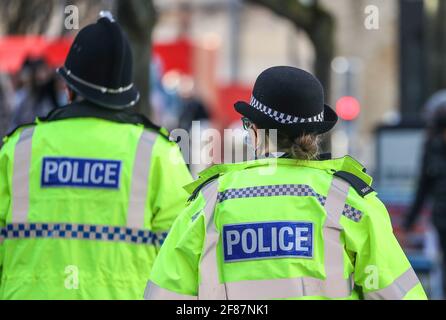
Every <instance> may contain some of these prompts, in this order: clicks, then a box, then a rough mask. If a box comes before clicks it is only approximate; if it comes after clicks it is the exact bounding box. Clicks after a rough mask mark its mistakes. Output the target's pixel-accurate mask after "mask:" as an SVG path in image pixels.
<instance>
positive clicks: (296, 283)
mask: <svg viewBox="0 0 446 320" xmlns="http://www.w3.org/2000/svg"><path fill="white" fill-rule="evenodd" d="M235 108H236V110H237V111H238V112H239V113H240V114H242V115H243V124H244V127H245V129H246V130H248V132H249V137H250V141H251V145H252V149H254V151H255V156H256V158H257V159H256V160H254V161H248V162H242V163H236V164H224V165H216V166H213V167H211V168H210V169H208V170H206V171H204V172H202V173H201V174H200V179H199V180H197V181H196V182H195V183H193V184H191V185H189V186H188V187H187V189H188V190H189V191H190V192H191V193H192V195H191V197H190V198H189V201H190V203H189V206H188V207H187V208H186V209H185V211H184V212H183V213H182V214H181V216H180V217H179V218H178V219H177V221H176V222H175V225H174V226H173V228H172V230H171V232H170V233H169V236H168V237H167V239H166V241H165V243H164V245H163V247H162V248H161V251H160V253H159V255H158V257H157V259H156V261H155V264H154V266H153V271H152V274H151V279H150V281H149V283H148V286H147V289H146V293H145V296H146V298H147V299H231V300H234V299H235V300H251V299H299V298H304V299H305V298H312V299H338V298H343V299H398V300H399V299H426V294H425V293H424V290H423V287H422V286H421V284H420V282H419V280H418V278H417V276H416V274H415V272H414V270H413V269H412V267H411V266H410V263H409V261H408V260H407V258H406V256H405V254H404V252H403V251H402V249H401V247H400V245H399V244H398V242H397V240H396V239H395V237H394V235H393V232H392V226H391V222H390V219H389V214H388V212H387V210H386V208H385V207H384V205H383V204H382V203H381V201H380V200H379V199H378V198H377V196H376V192H374V191H373V189H372V188H371V186H370V184H371V180H372V179H371V177H370V176H368V175H367V174H366V173H365V168H364V167H363V166H362V165H361V164H359V163H358V162H357V161H356V160H354V159H352V158H351V157H349V156H346V157H344V158H340V159H333V160H331V159H330V158H329V157H327V156H324V155H321V154H320V152H319V150H320V149H319V138H320V135H321V134H323V133H325V132H328V131H329V130H331V129H332V128H333V127H334V125H335V124H336V122H337V115H336V113H335V112H334V111H333V110H332V109H331V108H330V107H329V106H327V105H325V104H324V94H323V88H322V86H321V84H320V83H319V81H318V80H317V79H316V78H315V77H313V76H312V75H311V74H309V73H307V72H305V71H303V70H300V69H297V68H292V67H273V68H270V69H267V70H266V71H264V72H263V73H262V74H261V75H260V76H259V77H258V79H257V81H256V83H255V85H254V90H253V94H252V98H251V101H250V103H247V102H238V103H236V104H235ZM274 137H277V139H275V138H274ZM265 138H266V139H265Z"/></svg>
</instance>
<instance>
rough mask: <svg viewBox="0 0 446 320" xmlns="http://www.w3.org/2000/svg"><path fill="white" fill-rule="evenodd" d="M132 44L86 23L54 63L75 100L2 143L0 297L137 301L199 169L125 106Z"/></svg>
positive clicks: (131, 91)
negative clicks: (189, 165) (59, 61)
mask: <svg viewBox="0 0 446 320" xmlns="http://www.w3.org/2000/svg"><path fill="white" fill-rule="evenodd" d="M131 70H132V59H131V50H130V47H129V42H128V40H127V38H126V36H125V35H124V34H123V32H122V30H121V28H120V26H119V25H118V24H117V23H116V22H115V21H113V19H112V18H110V17H109V18H107V17H102V18H100V19H99V20H98V21H97V23H95V24H92V25H89V26H87V27H85V28H84V29H83V30H81V31H80V32H79V34H78V36H77V37H76V39H75V40H74V43H73V45H72V47H71V49H70V52H69V54H68V57H67V60H66V62H65V65H64V66H63V67H62V68H60V69H59V70H58V72H59V74H60V75H61V76H62V77H63V78H64V79H65V81H66V83H67V85H68V91H69V96H70V99H71V104H69V105H68V106H66V107H64V108H60V109H58V110H56V111H54V112H52V113H50V114H49V116H48V117H46V118H45V119H38V120H37V122H36V123H34V124H31V125H26V126H22V127H20V128H19V129H17V130H16V131H15V132H14V133H13V134H11V135H10V136H8V137H7V138H6V144H5V145H4V147H3V148H2V149H1V152H0V227H1V228H2V229H1V239H0V243H1V245H0V276H1V278H0V299H141V298H142V297H143V292H144V287H145V285H146V282H147V277H148V276H149V274H150V270H151V266H152V263H153V261H154V259H155V256H156V254H157V252H158V250H159V248H160V245H161V244H162V242H163V241H164V238H165V237H166V233H167V231H168V230H169V229H170V227H171V224H172V222H173V220H174V219H175V218H176V216H177V214H178V213H179V212H181V210H182V208H184V203H185V202H186V200H187V197H188V194H187V192H186V191H184V190H183V188H182V186H183V185H185V184H187V183H190V182H191V181H192V178H191V176H190V174H189V172H188V170H187V167H186V165H185V163H184V160H183V158H182V156H181V154H180V151H179V148H178V147H177V146H176V145H175V144H173V143H171V142H170V141H169V140H168V139H167V138H166V136H165V133H164V131H163V130H161V129H160V128H158V127H156V126H155V125H153V124H152V123H151V122H150V121H149V120H147V119H146V118H145V117H143V116H141V115H139V114H137V113H134V112H132V111H129V110H128V108H129V107H131V106H133V105H135V103H136V102H137V101H138V98H139V93H138V91H137V89H136V88H135V86H134V85H133V83H132V73H131Z"/></svg>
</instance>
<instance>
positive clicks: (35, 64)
mask: <svg viewBox="0 0 446 320" xmlns="http://www.w3.org/2000/svg"><path fill="white" fill-rule="evenodd" d="M19 78H20V86H19V87H18V88H17V91H16V95H15V102H14V104H15V105H14V107H13V109H14V115H13V119H12V123H11V125H10V127H11V128H15V127H18V126H20V125H24V124H29V123H32V122H34V120H35V119H36V118H37V117H44V116H46V115H47V114H48V113H49V112H50V111H51V110H53V109H54V108H56V107H57V106H58V96H57V91H56V89H57V88H56V78H55V74H54V72H53V70H52V69H51V68H50V67H49V66H48V65H47V64H46V62H45V61H44V60H42V59H30V58H29V59H27V60H26V61H25V63H24V65H23V68H22V70H20V74H19Z"/></svg>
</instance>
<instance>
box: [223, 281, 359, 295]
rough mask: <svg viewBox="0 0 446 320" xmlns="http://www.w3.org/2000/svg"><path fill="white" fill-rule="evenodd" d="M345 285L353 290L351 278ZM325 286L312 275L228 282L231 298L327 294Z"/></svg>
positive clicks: (346, 288)
mask: <svg viewBox="0 0 446 320" xmlns="http://www.w3.org/2000/svg"><path fill="white" fill-rule="evenodd" d="M344 286H345V288H344V291H350V292H351V281H350V280H344ZM325 287H326V283H325V280H322V279H317V278H311V277H300V278H290V279H272V280H245V281H238V282H228V283H226V289H227V291H228V297H229V298H230V299H231V300H268V299H286V298H300V297H316V296H326V295H325V292H326V291H327V290H326V288H325ZM350 294H351V293H350ZM350 294H349V295H350Z"/></svg>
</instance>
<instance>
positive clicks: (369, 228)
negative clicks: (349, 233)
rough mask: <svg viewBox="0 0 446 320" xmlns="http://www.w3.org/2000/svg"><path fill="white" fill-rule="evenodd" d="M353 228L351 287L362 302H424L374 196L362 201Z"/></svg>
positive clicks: (417, 282)
mask: <svg viewBox="0 0 446 320" xmlns="http://www.w3.org/2000/svg"><path fill="white" fill-rule="evenodd" d="M364 201H365V202H366V208H365V210H364V216H363V218H362V220H361V221H360V222H359V223H358V226H357V227H356V228H355V229H356V230H355V231H354V232H356V233H357V234H356V235H355V237H356V239H357V240H356V241H355V245H354V246H355V247H356V248H355V250H354V251H355V252H356V260H355V276H354V277H355V284H356V285H358V286H360V287H361V288H362V293H363V295H364V298H365V299H371V300H403V299H411V300H412V299H427V298H426V294H425V292H424V290H423V287H422V285H421V283H420V282H419V280H418V277H417V275H416V274H415V272H414V270H413V269H412V267H411V265H410V263H409V261H408V260H407V257H406V255H405V254H404V252H403V250H402V248H401V247H400V245H399V243H398V241H397V240H396V238H395V236H394V234H393V230H392V224H391V221H390V217H389V214H388V212H387V209H386V208H385V206H384V205H383V204H382V202H381V201H379V200H378V198H376V196H374V195H371V196H368V197H366V199H364Z"/></svg>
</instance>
